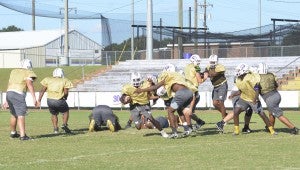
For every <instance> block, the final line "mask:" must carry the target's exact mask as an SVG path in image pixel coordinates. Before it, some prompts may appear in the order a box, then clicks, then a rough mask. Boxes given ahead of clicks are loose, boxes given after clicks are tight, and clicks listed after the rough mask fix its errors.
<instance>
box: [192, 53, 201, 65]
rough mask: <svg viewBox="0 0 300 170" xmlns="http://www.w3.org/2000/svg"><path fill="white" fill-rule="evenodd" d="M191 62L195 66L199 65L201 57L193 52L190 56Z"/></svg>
mask: <svg viewBox="0 0 300 170" xmlns="http://www.w3.org/2000/svg"><path fill="white" fill-rule="evenodd" d="M190 61H191V63H193V64H194V65H195V66H198V65H200V62H201V58H200V56H199V55H197V54H193V55H192V56H191V58H190Z"/></svg>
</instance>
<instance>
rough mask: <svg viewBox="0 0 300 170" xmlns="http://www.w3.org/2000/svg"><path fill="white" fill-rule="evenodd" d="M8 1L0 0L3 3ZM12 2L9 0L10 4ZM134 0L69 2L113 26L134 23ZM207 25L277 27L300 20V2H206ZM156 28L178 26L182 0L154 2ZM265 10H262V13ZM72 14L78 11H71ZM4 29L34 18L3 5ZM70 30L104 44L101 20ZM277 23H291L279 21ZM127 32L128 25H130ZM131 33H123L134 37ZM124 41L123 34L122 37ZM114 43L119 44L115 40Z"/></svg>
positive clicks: (56, 24)
mask: <svg viewBox="0 0 300 170" xmlns="http://www.w3.org/2000/svg"><path fill="white" fill-rule="evenodd" d="M1 1H2V2H6V3H7V1H8V0H0V2H1ZM35 1H36V4H37V6H39V5H40V6H43V10H45V11H48V10H49V11H57V12H59V11H60V8H63V7H64V0H35ZM8 2H9V1H8ZM13 2H15V3H18V4H21V5H22V4H28V3H29V4H31V0H14V1H13ZM132 2H133V0H114V1H113V0H84V1H83V0H69V8H73V9H76V10H80V11H88V12H94V13H101V14H102V15H103V16H105V17H107V18H109V19H112V20H114V21H115V22H116V21H117V22H119V23H120V25H119V26H118V25H111V26H113V27H114V28H117V27H125V26H124V25H123V26H121V21H124V22H126V23H131V14H132ZM203 2H204V0H198V5H199V6H198V27H203V13H204V12H203V10H204V8H203V7H201V5H203ZM206 2H207V5H208V6H207V8H206V9H207V20H206V25H207V27H208V29H209V31H210V32H223V33H224V32H234V31H240V30H246V29H250V28H255V27H259V26H264V25H269V24H273V23H272V21H271V18H277V19H293V20H300V10H299V9H300V0H206ZM152 4H153V21H154V24H153V25H158V24H157V23H158V21H159V19H160V18H161V19H162V21H163V25H165V26H178V0H152ZM189 7H191V9H192V26H194V23H193V22H194V21H193V20H194V0H183V11H184V12H183V15H184V16H183V17H184V18H183V23H184V25H183V26H185V27H187V26H188V23H189V20H188V9H189ZM259 9H261V10H259ZM70 12H74V10H73V11H70ZM146 12H147V0H134V14H135V23H138V21H141V22H146ZM0 17H1V22H0V28H4V27H7V26H10V25H15V26H17V27H19V28H22V29H23V30H31V29H32V17H31V16H30V15H26V14H22V13H19V12H16V11H13V10H10V9H7V8H5V7H3V6H0ZM69 24H70V28H73V29H79V30H80V32H82V33H83V34H87V35H88V36H89V37H91V38H92V39H94V40H95V41H97V42H100V41H101V40H100V38H99V37H100V36H99V35H100V34H101V30H100V28H101V26H100V22H99V21H98V20H88V21H87V20H85V21H83V20H71V21H70V22H69ZM276 24H280V25H282V24H287V23H283V22H277V23H276ZM62 27H63V24H62V20H61V19H53V18H45V17H36V30H45V29H61V28H62ZM126 29H127V26H126ZM127 30H128V31H127V32H126V33H125V31H119V32H123V34H124V36H125V34H126V35H127V34H129V35H130V30H131V29H130V25H128V29H127ZM118 37H119V39H122V38H121V37H122V36H121V35H120V36H118ZM113 41H119V40H116V39H113Z"/></svg>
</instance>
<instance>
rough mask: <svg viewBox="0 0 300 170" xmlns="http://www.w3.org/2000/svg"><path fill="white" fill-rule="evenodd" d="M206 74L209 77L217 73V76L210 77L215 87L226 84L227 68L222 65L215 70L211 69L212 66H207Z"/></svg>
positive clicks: (218, 65)
mask: <svg viewBox="0 0 300 170" xmlns="http://www.w3.org/2000/svg"><path fill="white" fill-rule="evenodd" d="M205 71H206V72H208V74H209V75H211V73H213V72H215V73H217V75H216V76H213V77H212V76H210V80H211V83H212V85H213V86H218V85H220V84H222V83H224V82H226V77H225V71H226V69H225V66H223V65H222V64H217V65H216V66H215V69H210V66H207V67H206V69H205Z"/></svg>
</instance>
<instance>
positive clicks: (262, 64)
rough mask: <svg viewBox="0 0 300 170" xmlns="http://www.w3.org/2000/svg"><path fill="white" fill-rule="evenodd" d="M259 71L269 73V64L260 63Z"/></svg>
mask: <svg viewBox="0 0 300 170" xmlns="http://www.w3.org/2000/svg"><path fill="white" fill-rule="evenodd" d="M257 71H258V73H259V74H267V73H268V66H267V64H266V63H259V64H258V68H257Z"/></svg>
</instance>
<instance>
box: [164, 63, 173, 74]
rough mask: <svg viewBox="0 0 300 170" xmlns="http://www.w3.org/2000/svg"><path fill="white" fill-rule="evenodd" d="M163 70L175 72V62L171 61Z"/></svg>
mask: <svg viewBox="0 0 300 170" xmlns="http://www.w3.org/2000/svg"><path fill="white" fill-rule="evenodd" d="M163 71H169V72H175V71H176V67H175V66H174V64H171V63H169V64H167V65H166V66H165V67H164V69H163Z"/></svg>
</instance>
